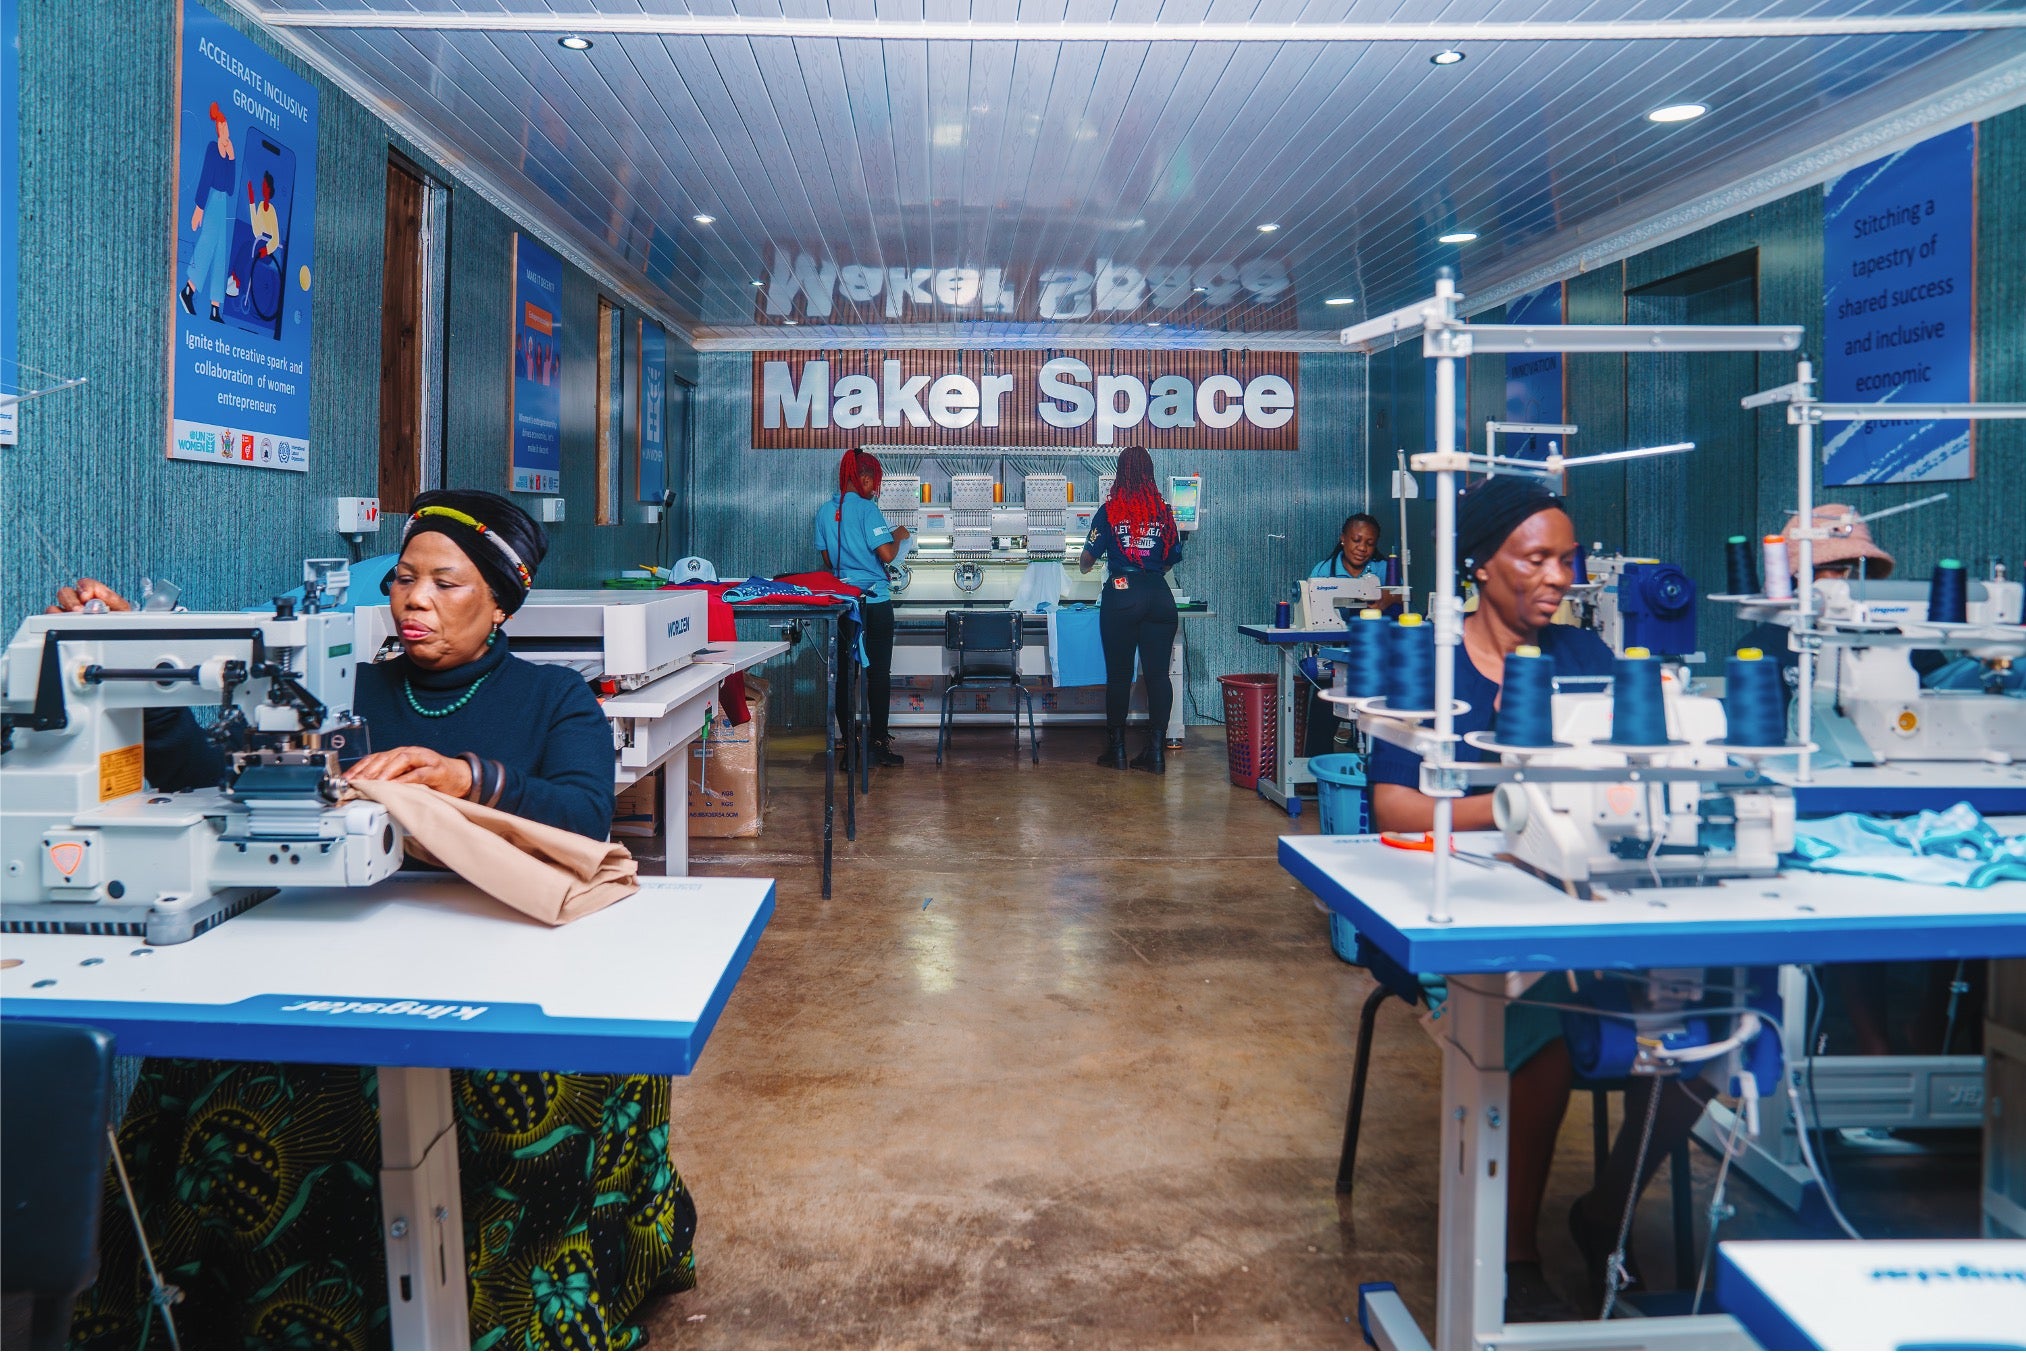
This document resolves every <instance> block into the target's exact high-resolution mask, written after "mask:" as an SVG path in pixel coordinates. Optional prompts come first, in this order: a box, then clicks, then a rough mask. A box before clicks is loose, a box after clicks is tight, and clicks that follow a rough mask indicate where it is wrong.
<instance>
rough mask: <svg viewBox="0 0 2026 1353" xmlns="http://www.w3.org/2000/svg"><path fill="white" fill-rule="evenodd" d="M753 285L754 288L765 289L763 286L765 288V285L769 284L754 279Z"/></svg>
mask: <svg viewBox="0 0 2026 1353" xmlns="http://www.w3.org/2000/svg"><path fill="white" fill-rule="evenodd" d="M753 285H754V286H756V287H763V286H765V285H767V284H766V283H765V282H762V281H761V280H760V279H759V278H757V277H755V278H754V279H753Z"/></svg>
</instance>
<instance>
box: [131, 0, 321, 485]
mask: <svg viewBox="0 0 2026 1353" xmlns="http://www.w3.org/2000/svg"><path fill="white" fill-rule="evenodd" d="M177 84H178V88H179V90H180V94H179V97H178V98H177V102H176V107H177V126H176V137H177V141H176V200H175V204H174V208H173V210H174V213H175V221H176V258H175V276H174V289H173V291H172V292H170V293H169V294H167V295H165V296H164V297H163V304H165V305H166V306H168V307H169V312H170V316H171V319H172V321H173V323H172V326H171V329H170V344H171V348H170V354H169V456H170V458H171V459H175V460H202V461H214V462H218V463H221V464H229V465H238V466H249V467H254V468H259V469H269V470H293V471H296V472H297V473H304V472H307V471H308V469H309V457H310V328H311V325H310V305H311V301H312V299H313V293H312V291H311V285H312V283H313V281H314V279H315V275H316V273H315V266H314V260H313V249H312V244H313V240H314V236H315V231H314V229H313V226H314V223H315V221H316V166H317V95H316V91H315V90H314V89H312V88H311V87H310V84H309V82H308V81H307V80H304V79H302V78H301V77H300V76H298V75H296V74H295V73H294V72H293V71H291V70H290V69H289V68H288V66H287V65H286V64H285V63H284V62H283V61H282V60H281V59H280V58H279V57H277V56H274V55H272V54H271V53H269V52H267V51H266V50H265V49H263V48H262V47H261V46H260V45H259V44H258V43H256V42H254V41H253V40H252V39H251V38H248V37H245V36H244V35H242V34H241V33H240V32H239V31H238V30H237V29H235V28H233V27H231V26H230V25H229V24H227V23H226V22H225V21H224V20H223V19H220V18H219V17H218V16H217V15H215V14H213V13H212V12H211V11H210V10H208V9H206V8H204V6H203V5H201V4H198V3H196V0H187V2H186V3H185V4H184V5H183V17H182V42H181V44H180V45H179V48H178V77H177Z"/></svg>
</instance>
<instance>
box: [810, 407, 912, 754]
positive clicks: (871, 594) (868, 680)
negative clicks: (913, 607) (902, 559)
mask: <svg viewBox="0 0 2026 1353" xmlns="http://www.w3.org/2000/svg"><path fill="white" fill-rule="evenodd" d="M883 477H884V472H883V471H882V470H881V469H880V464H879V461H878V460H877V459H876V458H875V457H874V456H873V455H871V453H869V452H867V451H864V450H861V449H860V448H858V447H856V446H854V447H852V448H851V449H850V450H849V451H846V452H845V453H844V458H843V459H842V460H840V461H839V462H838V463H837V493H836V496H834V497H832V498H831V499H830V500H829V501H828V502H826V503H824V504H823V506H822V507H820V508H818V509H817V510H816V550H817V552H818V553H819V554H821V555H822V556H823V567H824V568H825V569H827V570H829V571H830V572H832V573H835V574H836V575H837V576H838V577H840V578H842V579H843V580H844V581H845V582H848V583H850V584H851V585H852V586H853V587H856V588H858V589H859V590H860V591H862V592H863V593H865V595H864V596H863V597H861V598H859V602H858V609H859V613H860V615H861V616H863V618H864V623H865V694H866V701H865V703H866V723H867V728H866V732H867V735H868V739H869V741H870V742H871V746H872V750H871V757H872V764H873V765H875V766H889V767H890V766H899V765H902V764H904V762H903V761H902V759H901V757H900V755H899V754H898V753H896V752H895V751H894V750H893V746H892V738H891V736H890V735H889V733H888V732H887V710H888V706H889V705H890V704H891V703H892V699H893V696H892V685H893V592H892V590H891V589H890V588H889V587H888V585H887V577H886V566H887V565H888V564H890V563H892V562H893V561H894V559H895V557H896V556H898V555H899V554H900V547H901V542H902V541H904V540H906V539H907V538H908V534H909V533H908V529H907V527H905V526H893V525H889V524H888V522H887V520H886V514H885V513H883V512H881V511H880V510H879V483H880V480H881V479H882V478H883ZM837 719H838V722H839V724H840V725H842V726H843V729H844V736H845V737H846V738H847V739H848V738H849V736H850V724H851V673H850V670H849V664H846V665H845V666H844V667H842V668H840V669H839V670H838V673H837Z"/></svg>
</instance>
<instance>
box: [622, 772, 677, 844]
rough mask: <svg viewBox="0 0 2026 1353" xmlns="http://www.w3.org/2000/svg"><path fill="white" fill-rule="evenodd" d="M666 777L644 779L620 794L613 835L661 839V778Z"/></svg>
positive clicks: (656, 773) (657, 774)
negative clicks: (658, 837)
mask: <svg viewBox="0 0 2026 1353" xmlns="http://www.w3.org/2000/svg"><path fill="white" fill-rule="evenodd" d="M666 773H667V772H666V771H660V770H657V771H654V772H652V773H650V774H647V775H643V776H641V777H640V778H639V779H638V780H635V781H634V782H633V783H632V784H630V785H628V786H626V788H624V789H622V790H620V791H619V795H618V798H617V799H616V800H615V801H614V802H613V804H612V835H614V836H659V835H661V777H662V776H663V775H664V774H666Z"/></svg>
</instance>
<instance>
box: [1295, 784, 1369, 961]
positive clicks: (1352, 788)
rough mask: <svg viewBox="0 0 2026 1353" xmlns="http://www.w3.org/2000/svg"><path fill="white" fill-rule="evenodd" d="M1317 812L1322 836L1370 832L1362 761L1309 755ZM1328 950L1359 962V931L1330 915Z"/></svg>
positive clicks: (1342, 957) (1339, 918)
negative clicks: (1320, 819)
mask: <svg viewBox="0 0 2026 1353" xmlns="http://www.w3.org/2000/svg"><path fill="white" fill-rule="evenodd" d="M1308 769H1309V773H1310V774H1311V775H1313V776H1315V793H1316V811H1317V813H1318V815H1319V816H1320V817H1321V818H1322V834H1323V835H1324V836H1356V835H1362V834H1363V833H1365V832H1368V831H1370V830H1371V826H1370V823H1369V821H1368V819H1367V817H1366V813H1365V758H1364V757H1362V756H1352V755H1350V754H1348V753H1342V752H1339V753H1335V754H1332V755H1330V756H1312V757H1310V758H1309V759H1308ZM1330 949H1331V951H1332V952H1334V953H1335V954H1336V956H1337V957H1338V958H1340V959H1342V960H1343V961H1344V962H1346V963H1355V962H1357V961H1358V932H1357V931H1356V930H1355V929H1354V928H1353V927H1352V925H1351V923H1350V922H1349V921H1346V920H1345V919H1344V918H1343V917H1341V916H1339V915H1338V914H1337V913H1335V912H1331V913H1330Z"/></svg>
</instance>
